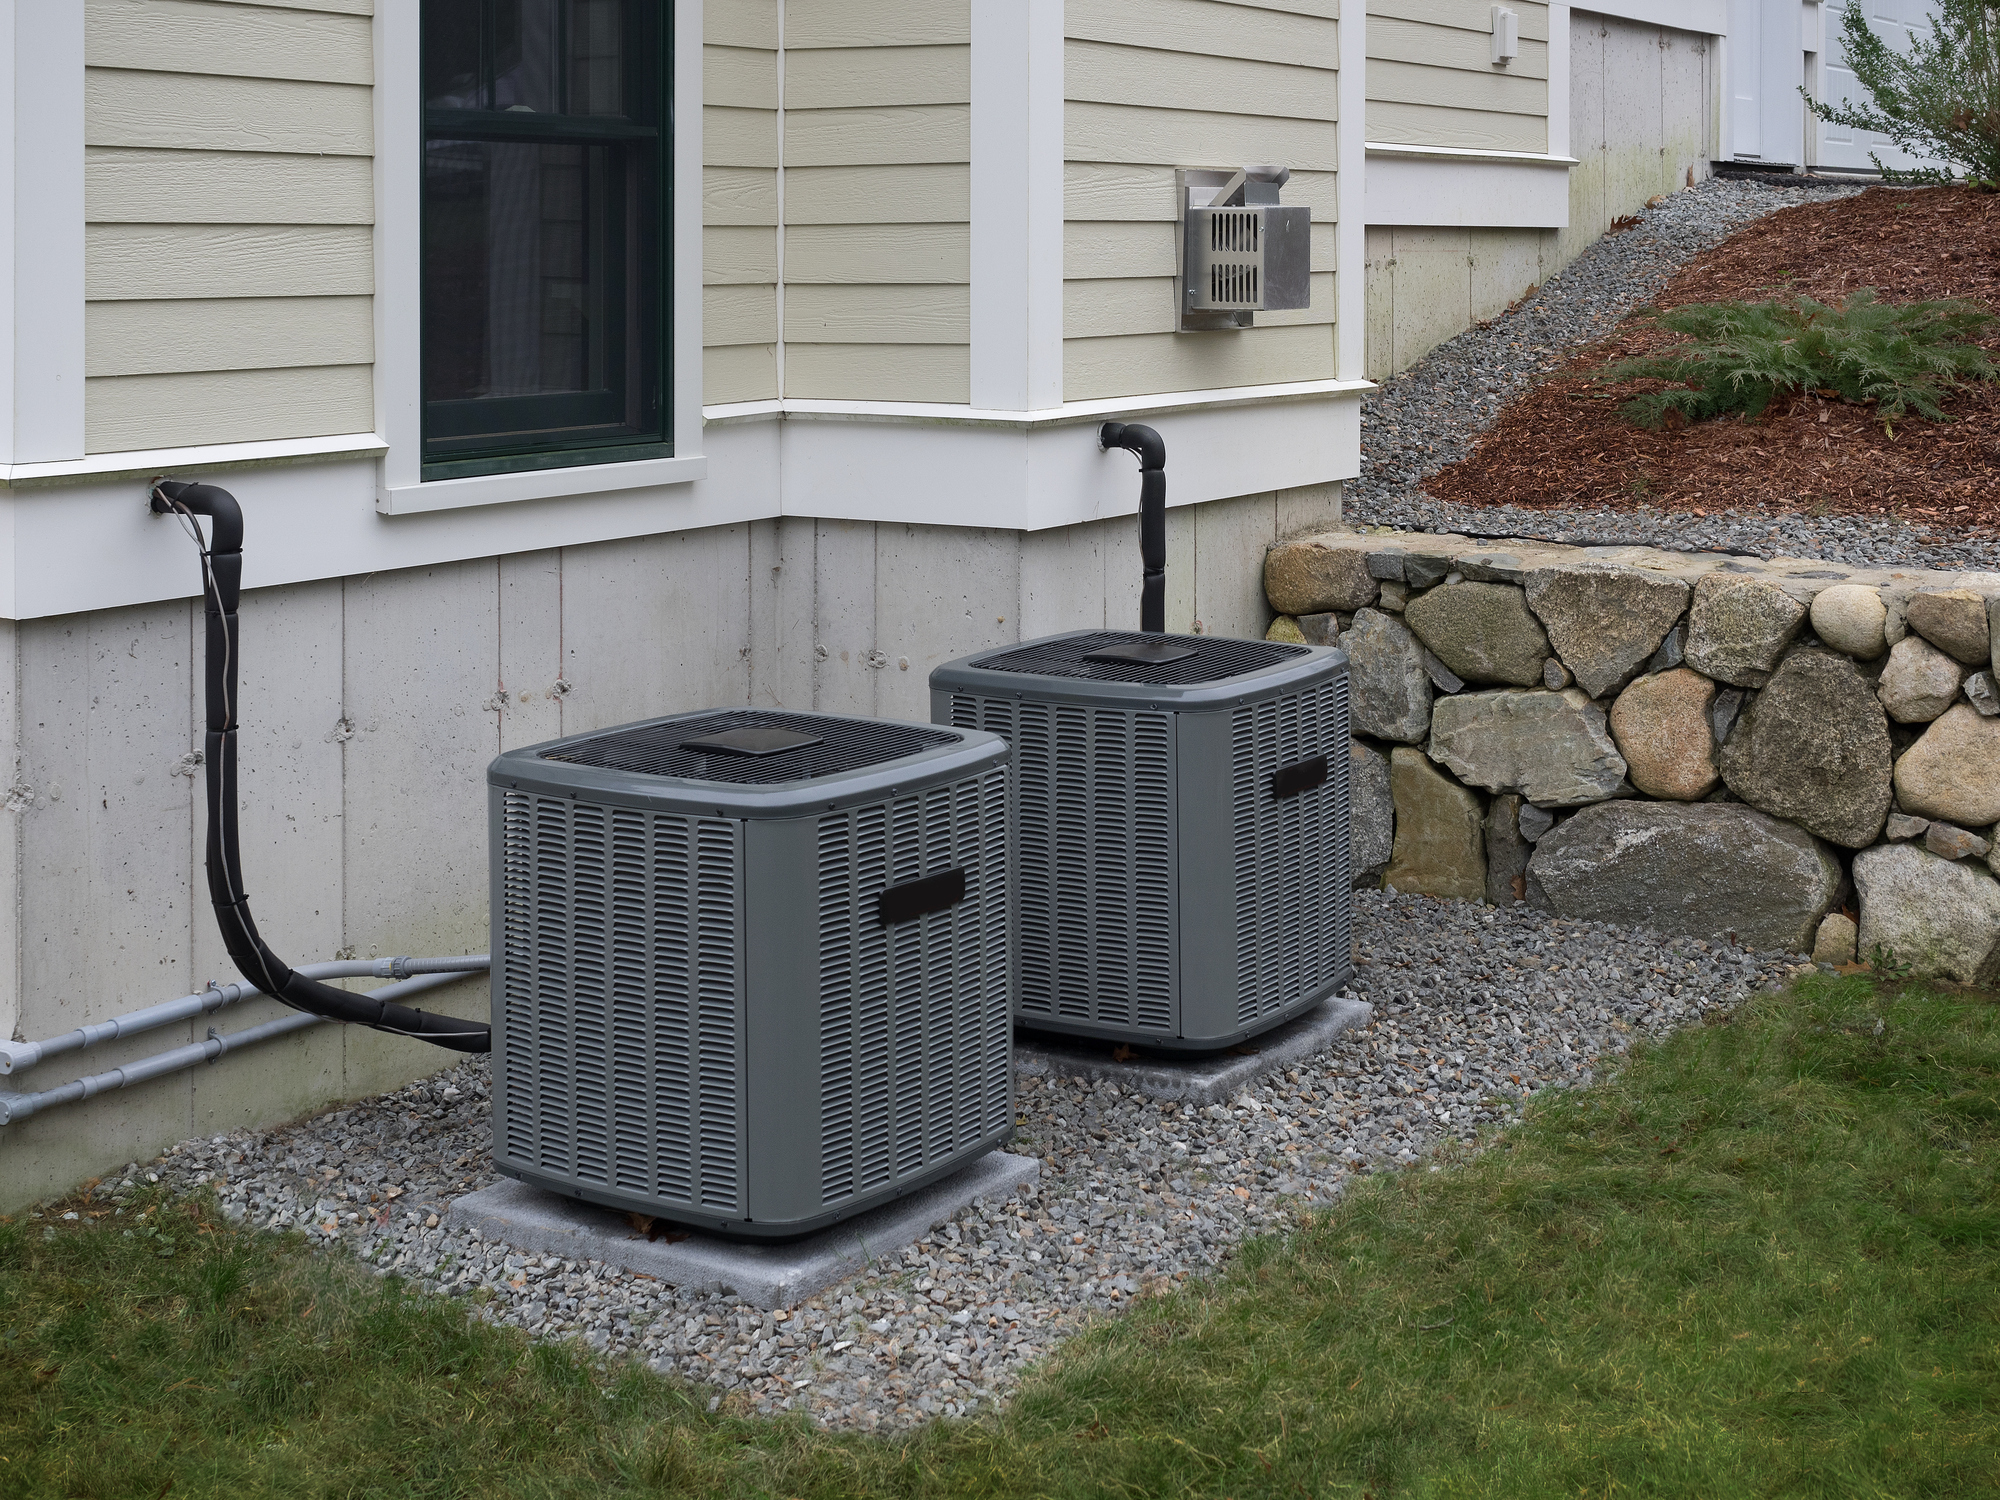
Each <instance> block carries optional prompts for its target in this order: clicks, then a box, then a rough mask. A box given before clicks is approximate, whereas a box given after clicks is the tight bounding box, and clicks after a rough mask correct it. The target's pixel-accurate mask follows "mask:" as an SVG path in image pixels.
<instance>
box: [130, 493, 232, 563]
mask: <svg viewBox="0 0 2000 1500" xmlns="http://www.w3.org/2000/svg"><path fill="white" fill-rule="evenodd" d="M152 506H153V514H155V515H159V516H164V515H171V514H172V513H173V511H174V510H175V508H176V507H177V506H178V508H180V509H182V510H185V511H187V512H188V513H189V514H190V515H196V516H207V517H208V518H209V520H210V521H211V522H213V523H214V524H213V526H212V527H211V528H210V537H209V544H208V550H209V551H210V552H211V553H213V554H216V555H218V556H226V555H228V554H229V553H232V552H241V551H242V550H243V507H242V506H240V505H238V504H237V503H236V497H235V496H234V495H232V494H230V493H229V491H228V490H219V489H217V488H216V487H215V486H214V485H212V484H202V483H201V482H199V481H198V480H189V479H162V480H160V481H159V482H158V483H157V484H155V485H154V486H153V502H152Z"/></svg>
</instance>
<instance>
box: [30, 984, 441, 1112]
mask: <svg viewBox="0 0 2000 1500" xmlns="http://www.w3.org/2000/svg"><path fill="white" fill-rule="evenodd" d="M382 962H383V963H390V962H397V963H406V964H410V965H413V966H414V965H419V964H441V963H459V964H462V963H464V962H465V960H464V959H448V958H430V959H422V958H419V959H396V960H390V959H383V960H382ZM312 967H313V968H315V969H319V970H322V971H323V970H326V969H331V968H339V969H344V970H348V971H349V972H350V973H352V972H353V971H359V972H360V973H370V972H372V971H373V967H374V966H373V965H372V964H370V963H369V962H367V961H366V960H361V961H357V962H356V963H354V964H315V965H313V966H312ZM477 972H478V971H477V970H475V969H453V970H449V971H446V972H441V973H428V974H425V973H419V974H418V975H417V976H416V977H415V978H414V979H405V980H403V981H402V982H401V983H399V984H391V985H384V986H383V987H382V988H381V989H379V990H371V991H369V995H370V997H371V998H372V999H376V1000H400V999H402V998H403V997H404V996H406V995H415V994H419V993H421V992H422V991H424V990H433V989H436V988H437V987H438V986H440V985H446V984H453V983H455V982H457V981H458V980H460V979H462V978H464V977H465V975H467V974H469V973H477ZM317 977H320V978H328V979H337V978H340V977H341V976H340V975H339V974H325V973H321V974H320V975H318V976H317ZM229 988H232V989H234V988H236V986H233V985H232V986H229ZM242 988H243V989H244V990H245V991H247V992H248V993H249V994H253V995H254V994H256V993H258V992H257V990H256V989H255V988H254V987H252V986H249V985H245V986H243V987H242ZM214 993H216V992H215V991H213V990H210V991H207V992H205V993H204V994H201V995H190V996H188V997H187V998H188V999H190V1000H204V999H206V998H208V996H209V995H212V994H214ZM183 1003H184V1002H183V1001H179V1000H174V1001H169V1002H168V1005H180V1004H183ZM166 1008H167V1006H163V1005H156V1006H154V1007H152V1009H153V1010H155V1011H159V1010H165V1009H166ZM138 1014H140V1015H145V1014H147V1012H145V1011H141V1012H139V1013H138ZM127 1019H128V1020H129V1019H130V1018H129V1017H128V1018H127ZM327 1019H329V1018H328V1017H326V1016H315V1015H312V1014H309V1013H307V1012H304V1011H301V1012H299V1013H297V1014H295V1015H289V1016H280V1017H279V1018H278V1019H277V1020H275V1021H266V1022H265V1023H264V1024H263V1025H262V1026H252V1027H251V1028H250V1029H249V1030H247V1031H238V1032H234V1033H232V1034H231V1035H229V1036H223V1035H220V1034H219V1033H215V1032H211V1033H210V1034H209V1036H208V1038H207V1039H206V1040H204V1041H199V1042H190V1043H189V1044H188V1045H187V1046H185V1047H175V1048H173V1049H171V1050H170V1051H166V1052H156V1053H154V1054H153V1055H152V1056H151V1057H142V1058H140V1059H139V1060H138V1061H137V1062H130V1063H127V1064H125V1066H124V1067H122V1068H112V1069H110V1070H109V1071H107V1072H103V1073H93V1074H91V1075H90V1076H89V1077H87V1078H76V1079H72V1080H71V1081H70V1082H68V1083H65V1084H62V1085H60V1086H58V1087H56V1088H52V1089H45V1090H43V1091H42V1092H41V1093H37V1094H5V1093H0V1125H11V1124H13V1123H15V1122H16V1121H19V1120H25V1119H27V1118H28V1117H29V1116H30V1115H37V1114H40V1113H41V1112H42V1111H43V1110H45V1109H50V1108H53V1107H54V1106H56V1105H58V1104H75V1103H76V1102H77V1101H78V1100H81V1099H88V1098H90V1097H92V1096H93V1095H96V1094H103V1093H108V1092H110V1091H111V1090H112V1089H122V1088H128V1087H130V1086H131V1085H132V1084H135V1083H144V1082H145V1081H146V1080H147V1079H149V1078H161V1077H164V1076H165V1075H166V1074H168V1073H179V1072H181V1071H183V1070H184V1069H187V1068H191V1067H193V1066H194V1065H195V1064H196V1063H203V1062H215V1061H216V1060H217V1059H219V1058H221V1057H222V1056H223V1055H224V1054H226V1053H230V1052H234V1051H235V1050H236V1049H237V1048H239V1047H247V1046H249V1045H251V1044H252V1043H254V1042H268V1041H270V1040H272V1039H273V1038H274V1037H281V1036H289V1035H291V1033H293V1032H294V1031H304V1030H305V1029H306V1028H307V1027H308V1026H318V1025H320V1024H321V1023H322V1022H324V1021H326V1020H327ZM106 1024H110V1023H106ZM151 1024H153V1025H165V1024H167V1023H166V1022H165V1021H156V1022H153V1023H151ZM74 1034H75V1033H72V1035H74ZM58 1040H59V1041H67V1040H68V1038H58ZM16 1045H17V1046H18V1044H16ZM77 1045H80V1044H77Z"/></svg>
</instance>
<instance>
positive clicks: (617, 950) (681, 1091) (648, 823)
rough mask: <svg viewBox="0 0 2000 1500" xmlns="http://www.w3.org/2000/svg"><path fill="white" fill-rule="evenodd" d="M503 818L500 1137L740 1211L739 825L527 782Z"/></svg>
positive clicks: (585, 1179) (598, 1173) (511, 1152)
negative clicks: (575, 798) (539, 792)
mask: <svg viewBox="0 0 2000 1500" xmlns="http://www.w3.org/2000/svg"><path fill="white" fill-rule="evenodd" d="M501 824H502V828H503V830H504V832H503V838H502V845H501V851H500V863H501V869H502V872H503V874H502V895H501V902H502V920H501V927H502V933H503V935H504V946H503V947H502V949H501V950H499V951H500V952H501V954H502V957H503V960H504V976H503V979H504V982H503V985H502V995H501V1018H500V1019H501V1024H502V1026H503V1028H504V1029H505V1035H506V1047H505V1051H504V1067H503V1071H504V1073H505V1080H504V1081H505V1084H506V1086H507V1088H508V1091H509V1093H510V1094H511V1095H513V1096H514V1097H515V1098H518V1099H520V1100H522V1101H524V1102H525V1101H530V1100H532V1101H533V1103H532V1107H531V1108H525V1109H520V1110H510V1111H508V1112H506V1113H505V1114H504V1115H503V1116H502V1117H501V1120H500V1122H499V1124H500V1130H501V1137H502V1139H501V1145H502V1148H503V1151H504V1152H505V1154H506V1155H507V1156H509V1157H511V1158H513V1159H515V1160H517V1161H522V1162H528V1163H532V1164H533V1165H534V1166H535V1167H537V1168H538V1169H539V1170H541V1171H543V1172H547V1173H550V1174H555V1175H559V1176H562V1177H566V1178H574V1179H575V1180H576V1181H578V1182H580V1183H588V1184H591V1185H594V1186H598V1187H604V1188H613V1187H615V1188H620V1189H624V1190H626V1191H628V1192H634V1193H641V1194H644V1195H646V1196H647V1197H649V1198H652V1199H656V1200H658V1201H659V1202H661V1203H662V1204H679V1205H682V1206H686V1207H689V1208H696V1207H698V1208H702V1209H706V1210H713V1211H719V1212H730V1211H733V1210H735V1209H737V1208H738V1207H739V1206H740V1198H739V1188H738V1184H739V1182H740V1179H741V1175H742V1173H741V1161H740V1159H739V1151H738V1147H739V1140H738V1121H737V1110H738V1107H739V1091H738V1088H737V1074H738V1069H737V1065H736V1062H737V1049H738V1043H739V1036H738V1025H737V1014H738V1006H737V988H738V974H737V967H736V943H735V929H736V922H737V917H738V912H737V907H736V890H737V885H738V879H737V865H738V860H739V857H740V850H739V837H740V834H739V830H738V829H737V828H736V826H735V825H733V824H730V823H728V822H724V821H721V820H715V819H693V818H685V817H672V816H663V815H659V814H654V815H650V816H649V815H647V814H643V813H635V812H629V811H625V810H622V809H621V810H607V809H605V808H602V807H593V806H589V805H578V804H576V803H574V802H571V801H569V800H568V799H564V798H556V797H545V796H530V795H527V794H524V793H519V792H510V793H507V794H506V795H505V796H504V797H503V799H502V810H501Z"/></svg>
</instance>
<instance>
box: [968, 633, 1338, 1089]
mask: <svg viewBox="0 0 2000 1500" xmlns="http://www.w3.org/2000/svg"><path fill="white" fill-rule="evenodd" d="M930 686H931V718H932V720H933V721H934V722H936V723H939V724H950V725H953V726H955V727H957V728H962V729H986V730H990V731H992V732H993V733H995V734H999V735H1002V736H1004V737H1005V738H1006V739H1007V740H1008V741H1009V742H1010V743H1011V744H1012V746H1013V750H1014V760H1013V766H1012V770H1011V773H1010V774H1011V777H1012V782H1013V785H1012V797H1013V807H1014V890H1015V907H1016V922H1017V931H1018V939H1017V948H1016V955H1017V957H1016V962H1017V971H1018V972H1017V977H1016V999H1015V1014H1016V1015H1017V1017H1018V1018H1019V1019H1020V1021H1021V1023H1022V1024H1023V1025H1026V1026H1029V1027H1033V1028H1037V1029H1040V1030H1047V1031H1061V1032H1071V1033H1075V1034H1078V1035H1083V1036H1093V1037H1105V1038H1111V1039H1116V1040H1119V1041H1124V1042H1131V1043H1139V1044H1143V1045H1146V1046H1152V1047H1164V1048H1179V1049H1185V1050H1189V1051H1198V1050H1213V1049H1216V1048H1221V1047H1227V1046H1229V1045H1231V1044H1233V1043H1235V1042H1239V1041H1242V1040H1244V1039H1245V1038H1247V1037H1251V1036H1254V1035H1256V1034H1257V1033H1258V1032H1260V1031H1265V1030H1267V1029H1269V1028H1270V1027H1272V1026H1276V1025H1278V1024H1279V1023H1281V1022H1283V1021H1287V1020H1289V1019H1291V1018H1292V1017H1294V1016H1297V1015H1299V1014H1301V1013H1302V1012H1304V1011H1306V1010H1309V1009H1310V1008H1312V1007H1313V1006H1314V1005H1316V1004H1318V1003H1319V1002H1320V1001H1321V1000H1323V999H1325V998H1326V997H1327V996H1328V995H1331V994H1332V993H1334V992H1335V991H1336V990H1338V989H1340V988H1341V987H1342V986H1343V985H1345V984H1346V983H1347V981H1348V980H1349V979H1350V978H1351V977H1352V976H1353V965H1352V962H1351V950H1350V932H1349V929H1350V921H1351V912H1352V896H1351V893H1350V890H1349V887H1350V885H1351V881H1350V879H1349V871H1348V863H1349V851H1348V773H1347V691H1348V686H1347V657H1346V655H1345V654H1344V653H1343V652H1340V651H1338V650H1334V649H1331V648H1327V647H1316V646H1293V645H1285V644H1282V643H1279V642H1275V641H1237V640H1225V639H1221V638H1218V637H1215V636H1181V635H1160V634H1142V633H1139V632H1136V631H1135V632H1126V631H1080V632H1077V633H1075V634H1070V635H1058V636H1049V637H1047V638H1045V639H1042V640H1037V641H1029V642H1027V643H1025V644H1023V645H1019V646H1011V647H1007V648H1005V649H1003V650H998V651H987V652H982V653H980V654H978V655H976V656H968V657H964V658H961V659H960V660H958V661H954V662H948V663H946V664H945V665H944V666H941V667H939V668H938V669H937V670H936V671H934V672H933V673H932V674H931V681H930Z"/></svg>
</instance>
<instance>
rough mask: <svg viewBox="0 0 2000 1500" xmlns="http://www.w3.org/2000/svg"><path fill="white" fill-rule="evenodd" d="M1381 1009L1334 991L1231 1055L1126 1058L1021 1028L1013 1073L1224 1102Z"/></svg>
mask: <svg viewBox="0 0 2000 1500" xmlns="http://www.w3.org/2000/svg"><path fill="white" fill-rule="evenodd" d="M1374 1014H1375V1007H1374V1006H1372V1005H1369V1004H1368V1003H1367V1002H1366V1001H1362V1000H1349V999H1346V998H1345V997H1343V996H1340V995H1335V996H1333V997H1332V998H1331V999H1327V1000H1323V1001H1321V1002H1320V1003H1319V1004H1318V1005H1316V1006H1314V1007H1313V1008H1312V1009H1311V1010H1309V1011H1307V1012H1306V1013H1305V1014H1304V1015H1302V1016H1300V1017H1299V1018H1298V1019H1297V1020H1295V1021H1287V1022H1286V1023H1285V1024H1284V1025H1282V1026H1280V1027H1278V1028H1277V1029H1276V1030H1274V1031H1267V1032H1265V1033H1264V1034H1263V1035H1262V1036H1253V1037H1252V1038H1250V1040H1249V1041H1247V1042H1244V1043H1242V1044H1241V1045H1240V1046H1237V1047H1232V1048H1230V1049H1229V1050H1228V1051H1226V1052H1165V1051H1161V1050H1160V1049H1158V1048H1148V1047H1134V1048H1132V1049H1130V1050H1131V1053H1132V1055H1131V1057H1130V1058H1129V1059H1127V1060H1126V1061H1124V1062H1119V1061H1118V1060H1117V1059H1116V1058H1115V1057H1113V1056H1112V1050H1113V1048H1114V1046H1115V1045H1116V1044H1115V1043H1112V1042H1107V1041H1101V1040H1098V1039H1096V1038H1092V1037H1059V1036H1054V1035H1051V1034H1049V1033H1047V1032H1035V1031H1019V1030H1017V1031H1016V1032H1015V1033H1014V1070H1015V1071H1016V1072H1017V1073H1026V1074H1028V1075H1029V1076H1030V1077H1037V1078H1039V1077H1051V1076H1053V1077H1061V1078H1083V1079H1087V1080H1089V1081H1090V1082H1093V1083H1095V1082H1096V1081H1097V1080H1099V1079H1101V1078H1108V1079H1110V1080H1111V1082H1113V1083H1115V1084H1117V1085H1118V1087H1120V1088H1121V1089H1128V1090H1130V1091H1131V1092H1133V1093H1135V1094H1144V1095H1146V1096H1147V1097H1148V1098H1151V1099H1171V1100H1173V1101H1175V1102H1176V1103H1181V1104H1219V1103H1221V1102H1222V1101H1223V1100H1225V1099H1230V1098H1234V1097H1235V1096H1236V1095H1237V1094H1238V1093H1240V1092H1242V1090H1243V1088H1244V1087H1245V1086H1246V1085H1248V1084H1251V1083H1255V1082H1256V1081H1257V1080H1258V1079H1259V1078H1262V1077H1263V1076H1264V1075H1265V1074H1267V1073H1275V1072H1277V1071H1278V1070H1279V1069H1281V1068H1288V1067H1290V1066H1291V1065H1292V1064H1294V1063H1296V1062H1301V1061H1303V1060H1304V1059H1306V1058H1308V1057H1311V1056H1312V1055H1313V1054H1314V1053H1315V1052H1318V1051H1321V1050H1322V1049H1323V1048H1325V1047H1326V1046H1327V1045H1328V1044H1329V1043H1331V1042H1332V1041H1333V1039H1334V1038H1335V1037H1336V1036H1338V1035H1340V1033H1341V1032H1343V1031H1347V1030H1349V1029H1351V1028H1353V1027H1358V1026H1366V1025H1367V1024H1368V1022H1369V1020H1370V1018H1371V1017H1373V1016H1374Z"/></svg>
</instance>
